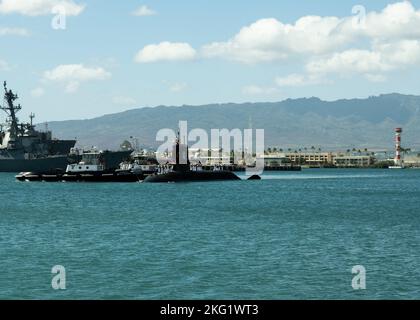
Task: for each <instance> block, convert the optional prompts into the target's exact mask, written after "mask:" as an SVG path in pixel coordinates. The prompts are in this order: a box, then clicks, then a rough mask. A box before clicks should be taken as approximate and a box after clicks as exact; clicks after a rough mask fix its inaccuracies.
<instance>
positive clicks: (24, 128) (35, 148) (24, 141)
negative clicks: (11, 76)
mask: <svg viewBox="0 0 420 320" xmlns="http://www.w3.org/2000/svg"><path fill="white" fill-rule="evenodd" d="M3 87H4V98H3V99H4V102H3V104H2V105H1V106H0V109H1V110H3V111H4V112H5V113H6V115H7V117H6V123H5V124H3V125H0V172H20V171H48V170H55V169H65V167H66V166H67V156H68V154H69V152H70V149H71V148H73V147H74V145H75V144H76V141H75V140H58V139H53V138H52V132H50V131H47V132H41V131H38V130H36V129H35V125H34V123H33V119H34V117H35V115H34V114H33V113H31V114H30V116H29V118H30V122H29V123H19V119H18V117H17V113H18V112H19V111H20V110H21V109H22V106H21V105H20V104H15V101H16V100H17V99H18V98H19V97H18V95H17V94H15V93H14V92H13V91H12V90H10V89H8V88H7V83H6V81H4V82H3Z"/></svg>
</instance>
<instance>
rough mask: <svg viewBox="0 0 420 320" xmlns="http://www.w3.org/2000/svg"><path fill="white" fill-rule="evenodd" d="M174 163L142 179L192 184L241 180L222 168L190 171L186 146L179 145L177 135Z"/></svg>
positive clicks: (147, 181)
mask: <svg viewBox="0 0 420 320" xmlns="http://www.w3.org/2000/svg"><path fill="white" fill-rule="evenodd" d="M173 153H174V154H175V163H174V164H172V165H167V166H165V167H164V168H161V169H162V170H161V172H159V173H157V174H154V175H150V176H148V177H146V179H144V182H146V183H158V182H160V183H169V182H193V181H216V180H241V178H239V177H238V176H237V175H235V174H234V173H233V172H231V171H226V170H223V169H222V168H221V169H219V170H217V169H214V170H212V171H208V170H202V168H201V167H200V166H195V167H194V170H191V163H190V160H189V156H188V146H186V145H185V144H181V143H180V139H179V133H178V138H177V139H176V141H175V146H174V152H173Z"/></svg>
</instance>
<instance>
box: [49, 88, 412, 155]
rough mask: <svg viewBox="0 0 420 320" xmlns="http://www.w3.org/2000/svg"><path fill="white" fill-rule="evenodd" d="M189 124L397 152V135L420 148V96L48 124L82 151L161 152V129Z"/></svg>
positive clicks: (201, 108)
mask: <svg viewBox="0 0 420 320" xmlns="http://www.w3.org/2000/svg"><path fill="white" fill-rule="evenodd" d="M180 120H187V121H188V126H189V130H191V129H194V128H203V129H205V130H210V129H212V128H219V129H223V128H227V129H234V128H239V129H245V128H248V127H249V122H250V120H251V122H252V126H253V128H258V129H260V128H261V129H265V135H266V145H267V146H276V147H283V148H287V147H308V146H312V145H314V146H319V147H324V148H349V147H360V148H362V147H363V148H365V147H367V148H389V149H392V148H393V134H394V133H393V130H394V128H395V127H397V126H401V127H403V128H404V129H405V133H404V136H403V139H405V142H406V143H407V144H409V145H410V147H420V140H419V139H417V137H420V96H416V95H403V94H398V93H391V94H382V95H379V96H371V97H368V98H365V99H363V98H355V99H340V100H335V101H324V100H321V99H319V98H317V97H310V98H299V99H287V100H283V101H279V102H254V103H251V102H248V103H217V104H216V103H215V104H206V105H183V106H157V107H145V108H136V109H130V110H126V111H123V112H118V113H113V114H107V115H103V116H100V117H96V118H92V119H83V120H66V121H54V122H49V123H48V126H49V128H50V129H51V130H53V132H54V136H56V137H59V138H74V137H77V138H78V140H79V143H78V145H80V146H98V147H100V148H111V149H115V148H118V146H119V144H120V143H121V142H122V141H123V140H126V139H128V138H129V137H130V136H135V137H137V138H138V140H139V143H140V145H142V146H145V147H157V146H158V145H159V143H157V142H156V141H155V136H156V133H157V132H158V130H160V129H162V128H171V129H174V130H175V129H176V128H177V127H178V121H180Z"/></svg>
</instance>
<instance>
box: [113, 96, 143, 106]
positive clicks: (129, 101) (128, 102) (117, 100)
mask: <svg viewBox="0 0 420 320" xmlns="http://www.w3.org/2000/svg"><path fill="white" fill-rule="evenodd" d="M112 102H113V103H114V104H117V105H121V106H126V107H130V106H134V105H136V104H137V101H136V99H134V98H131V97H124V96H117V97H114V98H112Z"/></svg>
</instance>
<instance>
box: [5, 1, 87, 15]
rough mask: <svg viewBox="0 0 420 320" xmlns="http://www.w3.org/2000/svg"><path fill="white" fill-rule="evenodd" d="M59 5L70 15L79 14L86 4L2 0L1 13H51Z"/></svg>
mask: <svg viewBox="0 0 420 320" xmlns="http://www.w3.org/2000/svg"><path fill="white" fill-rule="evenodd" d="M59 7H60V8H63V10H64V11H65V13H66V15H68V16H78V15H79V14H80V13H82V11H83V10H84V8H85V5H82V4H77V3H75V2H74V1H73V0H0V14H12V13H17V14H22V15H25V16H40V15H49V14H52V11H53V9H55V8H59Z"/></svg>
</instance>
